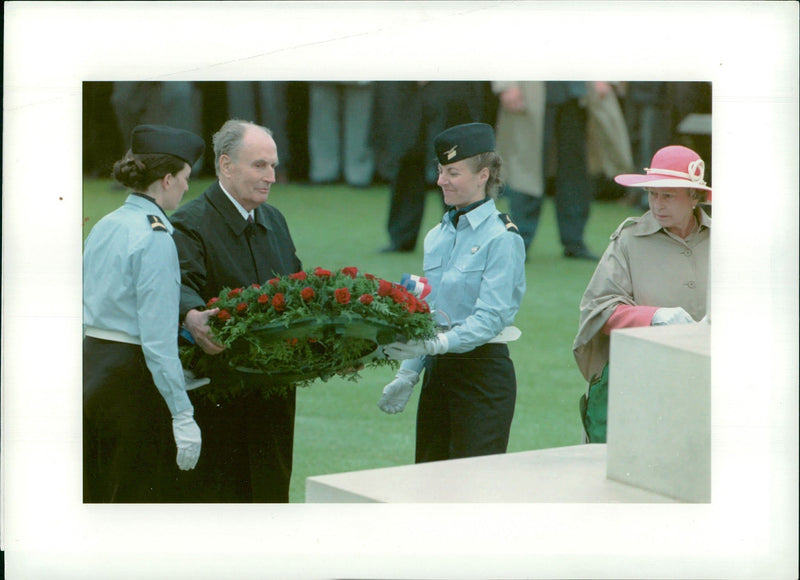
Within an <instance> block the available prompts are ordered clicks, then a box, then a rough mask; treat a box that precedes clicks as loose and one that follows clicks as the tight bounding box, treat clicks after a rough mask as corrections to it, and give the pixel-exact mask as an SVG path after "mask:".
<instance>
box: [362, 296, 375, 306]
mask: <svg viewBox="0 0 800 580" xmlns="http://www.w3.org/2000/svg"><path fill="white" fill-rule="evenodd" d="M373 300H375V297H374V296H373V295H372V294H362V295H361V296H359V297H358V301H359V302H361V304H366V305H367V306H369V305H370V304H372V301H373Z"/></svg>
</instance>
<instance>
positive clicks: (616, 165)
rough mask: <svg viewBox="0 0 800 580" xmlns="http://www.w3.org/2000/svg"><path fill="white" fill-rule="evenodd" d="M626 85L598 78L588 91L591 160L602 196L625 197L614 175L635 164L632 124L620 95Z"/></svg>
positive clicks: (595, 183) (591, 173) (597, 196)
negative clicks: (626, 119) (629, 123)
mask: <svg viewBox="0 0 800 580" xmlns="http://www.w3.org/2000/svg"><path fill="white" fill-rule="evenodd" d="M623 86H624V83H609V82H602V81H598V82H594V83H590V85H589V88H590V90H589V92H588V94H587V99H586V110H587V113H588V121H587V126H586V148H587V163H588V166H589V176H590V178H591V179H592V181H593V188H594V192H595V199H598V200H616V199H620V198H623V197H624V196H625V188H623V187H622V186H621V185H619V184H618V183H616V182H615V181H614V176H616V175H619V174H620V173H630V172H631V171H633V170H634V168H635V165H634V164H633V151H632V150H631V138H630V135H629V134H628V125H627V123H626V122H625V115H624V114H623V112H622V107H621V106H620V101H619V98H618V97H617V94H618V92H621V91H622V90H623Z"/></svg>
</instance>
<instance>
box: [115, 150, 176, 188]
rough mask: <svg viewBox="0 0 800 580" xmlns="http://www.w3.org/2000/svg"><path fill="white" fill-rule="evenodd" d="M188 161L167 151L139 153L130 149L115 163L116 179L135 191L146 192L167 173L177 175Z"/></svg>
mask: <svg viewBox="0 0 800 580" xmlns="http://www.w3.org/2000/svg"><path fill="white" fill-rule="evenodd" d="M185 166H186V162H185V161H184V160H183V159H181V158H179V157H175V156H174V155H169V154H167V153H145V154H141V155H137V154H135V153H133V152H131V151H130V150H129V151H128V152H127V153H126V154H125V157H123V158H122V159H120V160H119V161H117V162H116V163H114V172H113V173H112V175H113V177H114V179H116V180H117V181H118V182H120V183H121V184H122V185H124V186H125V187H128V188H130V189H132V190H134V191H138V192H140V193H141V192H144V191H146V190H147V188H148V187H150V185H151V184H152V183H153V182H155V181H158V180H159V179H161V178H162V177H164V176H165V175H167V174H168V173H170V174H172V175H176V174H177V173H178V172H180V171H181V170H183V168H184V167H185Z"/></svg>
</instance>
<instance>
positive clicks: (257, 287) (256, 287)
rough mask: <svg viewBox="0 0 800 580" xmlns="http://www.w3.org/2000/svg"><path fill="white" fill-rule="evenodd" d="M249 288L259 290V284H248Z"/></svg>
mask: <svg viewBox="0 0 800 580" xmlns="http://www.w3.org/2000/svg"><path fill="white" fill-rule="evenodd" d="M250 288H255V289H256V290H260V289H261V284H250Z"/></svg>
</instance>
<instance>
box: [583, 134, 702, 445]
mask: <svg viewBox="0 0 800 580" xmlns="http://www.w3.org/2000/svg"><path fill="white" fill-rule="evenodd" d="M704 169H705V164H704V162H703V160H702V159H701V158H700V156H699V155H698V154H697V153H696V152H694V151H692V150H691V149H689V148H687V147H683V146H680V145H671V146H668V147H664V148H662V149H660V150H659V151H657V152H656V154H655V155H654V156H653V161H652V162H651V167H649V168H647V169H646V171H647V173H646V175H618V176H617V177H616V178H615V179H616V181H617V183H619V184H621V185H624V186H626V187H643V188H645V189H646V190H647V192H648V198H649V203H650V211H648V212H646V213H645V214H644V215H642V216H640V217H631V218H628V219H626V220H625V221H624V222H622V224H621V225H620V226H619V227H618V228H617V230H616V231H615V232H614V233H613V234H612V235H611V243H610V244H609V246H608V248H607V249H606V251H605V253H604V254H603V257H602V258H601V259H600V262H599V263H598V265H597V268H596V269H595V272H594V275H593V276H592V278H591V280H590V282H589V285H588V287H587V288H586V291H585V293H584V295H583V298H582V300H581V304H580V328H579V331H578V335H577V336H576V338H575V342H574V343H573V354H574V356H575V360H576V362H577V364H578V368H579V369H580V371H581V373H582V374H583V376H584V378H585V379H586V380H587V381H589V389H588V392H587V394H586V395H584V396H583V397H581V416H582V420H583V424H584V428H585V429H586V438H587V441H588V442H590V443H602V442H605V436H606V433H605V428H606V414H607V405H608V359H609V345H610V334H611V331H612V330H614V329H618V328H630V327H637V326H651V325H652V326H658V325H665V324H683V323H692V322H697V321H700V320H702V319H703V318H704V317H706V314H707V298H708V271H709V270H708V266H709V253H710V238H711V218H710V217H709V216H708V215H707V214H706V213H705V212H704V211H703V209H702V208H701V207H699V204H702V203H705V202H706V201H707V200H708V199H710V193H711V188H710V187H709V186H707V185H706V183H705V181H703V175H704Z"/></svg>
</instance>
